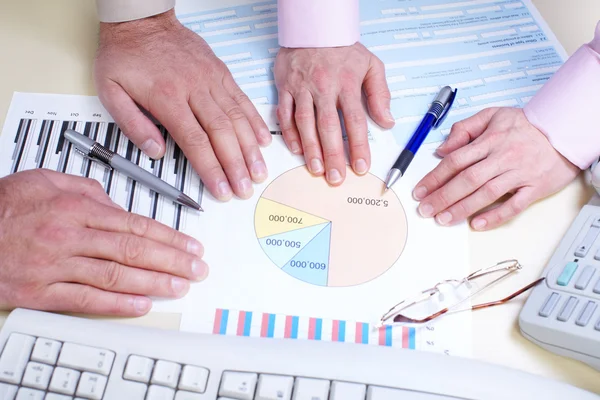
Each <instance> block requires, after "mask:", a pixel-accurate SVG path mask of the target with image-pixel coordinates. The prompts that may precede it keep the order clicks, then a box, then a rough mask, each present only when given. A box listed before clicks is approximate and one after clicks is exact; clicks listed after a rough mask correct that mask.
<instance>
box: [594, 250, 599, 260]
mask: <svg viewBox="0 0 600 400" xmlns="http://www.w3.org/2000/svg"><path fill="white" fill-rule="evenodd" d="M594 260H596V261H600V249H598V251H597V252H596V254H594Z"/></svg>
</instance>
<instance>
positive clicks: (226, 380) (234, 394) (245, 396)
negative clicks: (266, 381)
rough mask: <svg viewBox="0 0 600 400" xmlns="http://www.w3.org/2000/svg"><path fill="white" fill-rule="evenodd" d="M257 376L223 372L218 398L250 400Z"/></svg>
mask: <svg viewBox="0 0 600 400" xmlns="http://www.w3.org/2000/svg"><path fill="white" fill-rule="evenodd" d="M257 379H258V375H256V374H252V373H246V372H231V371H226V372H223V379H222V380H221V387H220V388H219V396H224V397H231V398H234V399H239V400H252V398H253V397H254V389H255V388H256V380H257Z"/></svg>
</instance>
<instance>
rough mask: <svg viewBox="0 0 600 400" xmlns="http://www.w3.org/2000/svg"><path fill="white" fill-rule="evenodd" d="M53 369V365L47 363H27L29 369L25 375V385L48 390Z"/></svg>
mask: <svg viewBox="0 0 600 400" xmlns="http://www.w3.org/2000/svg"><path fill="white" fill-rule="evenodd" d="M53 369H54V368H53V367H51V366H49V365H46V364H40V363H37V362H30V363H29V364H27V369H26V370H25V375H24V376H23V386H28V387H31V388H34V389H41V390H46V388H47V387H48V384H49V383H50V377H51V376H52V370H53Z"/></svg>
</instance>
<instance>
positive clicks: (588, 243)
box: [575, 226, 600, 257]
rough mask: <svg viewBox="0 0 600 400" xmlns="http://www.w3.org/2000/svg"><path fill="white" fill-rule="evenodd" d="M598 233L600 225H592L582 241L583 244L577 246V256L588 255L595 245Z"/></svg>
mask: <svg viewBox="0 0 600 400" xmlns="http://www.w3.org/2000/svg"><path fill="white" fill-rule="evenodd" d="M598 233H600V227H596V226H592V227H591V228H590V230H589V231H588V232H587V233H586V234H585V237H584V238H583V240H582V241H581V244H580V245H579V246H577V249H576V250H575V256H576V257H585V256H586V255H587V253H588V251H590V248H591V247H592V246H593V245H594V242H595V241H596V238H597V237H598Z"/></svg>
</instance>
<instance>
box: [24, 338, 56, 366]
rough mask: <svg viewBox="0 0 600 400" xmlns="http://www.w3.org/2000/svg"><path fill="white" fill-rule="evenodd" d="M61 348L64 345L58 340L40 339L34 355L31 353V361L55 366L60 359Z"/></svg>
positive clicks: (37, 341)
mask: <svg viewBox="0 0 600 400" xmlns="http://www.w3.org/2000/svg"><path fill="white" fill-rule="evenodd" d="M61 347H62V343H61V342H57V341H56V340H50V339H44V338H38V339H37V340H36V341H35V347H34V348H33V353H31V361H37V362H40V363H44V364H50V365H54V364H56V360H57V359H58V354H59V353H60V349H61Z"/></svg>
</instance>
